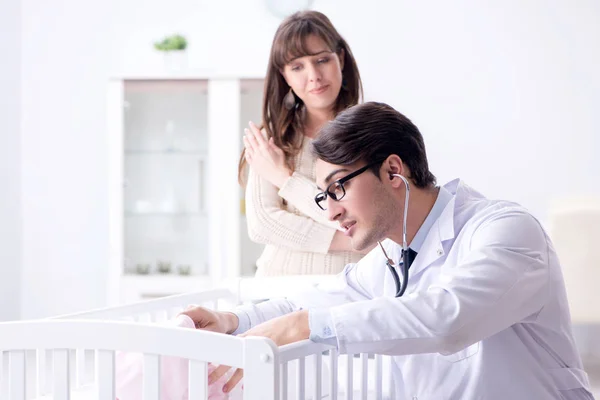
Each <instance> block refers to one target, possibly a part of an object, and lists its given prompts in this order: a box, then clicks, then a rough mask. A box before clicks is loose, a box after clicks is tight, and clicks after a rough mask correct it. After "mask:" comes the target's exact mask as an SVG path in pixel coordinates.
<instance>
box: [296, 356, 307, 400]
mask: <svg viewBox="0 0 600 400" xmlns="http://www.w3.org/2000/svg"><path fill="white" fill-rule="evenodd" d="M297 362H298V370H297V371H296V382H298V383H297V385H298V386H296V399H298V400H305V399H306V379H305V378H306V369H305V367H306V361H305V359H304V357H302V358H299V359H298V361H297Z"/></svg>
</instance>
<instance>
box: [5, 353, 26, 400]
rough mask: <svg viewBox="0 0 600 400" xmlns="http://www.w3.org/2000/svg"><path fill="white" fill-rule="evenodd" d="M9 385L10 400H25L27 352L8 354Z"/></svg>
mask: <svg viewBox="0 0 600 400" xmlns="http://www.w3.org/2000/svg"><path fill="white" fill-rule="evenodd" d="M8 354H9V358H8V365H9V367H8V375H9V380H8V385H9V399H10V400H25V373H26V372H25V351H23V350H12V351H9V352H8Z"/></svg>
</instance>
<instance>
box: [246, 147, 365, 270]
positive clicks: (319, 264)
mask: <svg viewBox="0 0 600 400" xmlns="http://www.w3.org/2000/svg"><path fill="white" fill-rule="evenodd" d="M311 142H312V141H311V140H310V139H308V138H304V143H303V147H302V150H301V151H300V153H299V154H298V155H297V156H296V158H295V162H294V164H295V172H294V173H293V174H292V176H291V177H290V178H289V179H288V180H287V181H286V182H285V183H284V184H283V185H282V187H281V189H280V190H277V187H276V186H274V185H272V184H271V183H269V182H268V181H266V180H265V179H263V178H261V177H260V176H258V175H257V174H255V173H254V172H253V171H252V168H250V171H249V175H248V184H247V186H246V216H247V221H248V235H249V236H250V239H251V240H252V241H254V242H257V243H262V244H265V245H266V246H265V250H264V251H263V253H262V255H261V256H260V258H259V259H258V261H256V266H257V267H258V270H257V272H256V276H268V275H302V274H336V273H338V272H340V271H341V270H342V269H344V267H345V266H346V264H349V263H355V262H357V261H358V260H359V259H360V258H361V257H362V255H361V254H357V253H352V252H335V253H329V252H328V249H329V246H330V245H331V241H332V240H333V235H334V234H335V231H336V227H337V226H338V225H337V222H336V223H334V222H332V221H328V220H327V214H326V212H324V211H323V210H321V209H320V208H319V207H318V206H317V204H316V203H315V201H314V198H315V195H316V194H317V192H318V190H317V186H316V183H315V179H316V177H315V157H314V156H313V155H312V153H311V151H310V143H311ZM284 200H285V202H284Z"/></svg>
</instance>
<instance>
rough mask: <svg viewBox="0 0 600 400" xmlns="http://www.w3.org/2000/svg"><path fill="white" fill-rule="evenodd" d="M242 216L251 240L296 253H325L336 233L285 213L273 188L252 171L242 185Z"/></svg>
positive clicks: (318, 223) (315, 223)
mask: <svg viewBox="0 0 600 400" xmlns="http://www.w3.org/2000/svg"><path fill="white" fill-rule="evenodd" d="M315 206H316V205H315ZM246 216H247V220H248V236H249V237H250V239H251V240H252V241H254V242H257V243H262V244H271V245H277V246H283V247H286V248H289V249H292V250H296V251H307V252H314V253H321V254H327V252H328V251H329V247H330V245H331V241H332V240H333V236H334V234H335V232H336V229H335V228H334V227H332V226H330V225H325V224H323V223H320V222H317V221H315V220H314V219H312V218H310V217H307V216H305V215H296V214H294V213H292V212H289V211H287V210H285V209H284V205H283V199H282V198H281V197H280V196H279V194H278V190H277V187H276V186H274V185H273V184H271V183H270V182H268V181H266V180H265V179H263V178H261V177H260V176H259V175H257V174H256V173H254V171H253V170H252V168H250V171H249V174H248V185H247V186H246Z"/></svg>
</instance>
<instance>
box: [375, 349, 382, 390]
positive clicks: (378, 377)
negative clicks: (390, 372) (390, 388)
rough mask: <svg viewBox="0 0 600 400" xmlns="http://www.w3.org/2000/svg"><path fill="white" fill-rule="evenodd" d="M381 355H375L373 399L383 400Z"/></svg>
mask: <svg viewBox="0 0 600 400" xmlns="http://www.w3.org/2000/svg"><path fill="white" fill-rule="evenodd" d="M382 361H383V360H382V357H381V354H375V398H376V399H383V370H382V366H383V363H382Z"/></svg>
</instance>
